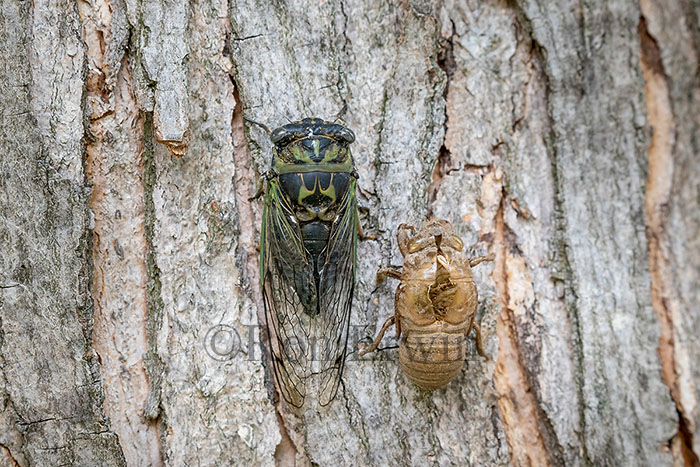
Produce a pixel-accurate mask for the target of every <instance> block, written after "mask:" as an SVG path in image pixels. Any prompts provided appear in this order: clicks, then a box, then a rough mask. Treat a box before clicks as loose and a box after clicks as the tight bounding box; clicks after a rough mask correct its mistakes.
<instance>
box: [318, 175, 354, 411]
mask: <svg viewBox="0 0 700 467" xmlns="http://www.w3.org/2000/svg"><path fill="white" fill-rule="evenodd" d="M355 187H356V181H353V182H352V184H351V185H350V188H349V190H348V191H347V192H346V194H345V198H344V199H343V200H342V201H341V206H340V208H339V210H338V215H337V217H336V220H335V221H334V223H333V226H332V227H331V233H330V238H329V240H328V245H327V247H326V252H325V263H324V265H323V269H322V272H321V275H320V281H319V300H320V307H319V308H320V311H321V313H320V315H319V316H318V317H317V318H316V322H315V323H314V324H315V328H314V334H315V337H316V339H315V340H316V342H317V349H318V352H317V355H318V357H317V358H318V365H317V366H318V370H317V372H316V373H317V374H318V382H319V403H320V404H321V405H323V406H325V405H328V404H329V403H330V402H331V401H332V400H333V398H334V397H335V395H336V393H337V391H338V385H339V383H340V379H341V377H342V374H343V366H344V364H345V356H346V347H347V340H348V328H349V325H350V309H351V308H352V296H353V291H354V287H355V263H356V252H357V225H358V222H359V218H358V213H357V198H356V196H355Z"/></svg>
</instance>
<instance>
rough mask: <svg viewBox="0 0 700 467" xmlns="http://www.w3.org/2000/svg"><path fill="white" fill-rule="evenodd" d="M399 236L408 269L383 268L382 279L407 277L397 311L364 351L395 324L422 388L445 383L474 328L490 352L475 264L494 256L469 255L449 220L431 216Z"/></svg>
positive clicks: (406, 364)
mask: <svg viewBox="0 0 700 467" xmlns="http://www.w3.org/2000/svg"><path fill="white" fill-rule="evenodd" d="M397 238H398V242H399V250H400V251H401V254H402V255H403V257H404V264H403V269H400V268H382V269H380V270H379V271H378V273H377V282H379V283H381V282H383V281H384V279H385V278H386V277H387V276H389V277H393V278H396V279H399V280H400V281H401V282H400V283H399V286H398V287H397V288H396V296H395V302H394V306H395V309H394V316H391V317H390V318H389V319H387V320H386V322H385V323H384V325H383V326H382V329H381V330H380V332H379V334H378V335H377V337H376V339H375V341H374V343H373V344H372V345H371V346H370V347H369V348H368V349H366V350H363V351H362V352H361V355H364V354H366V353H369V352H372V351H374V350H376V348H377V346H378V345H379V343H380V342H381V340H382V337H384V333H385V332H386V330H387V329H388V328H389V327H390V326H391V325H394V324H395V325H396V335H397V337H398V338H400V341H399V362H400V364H401V368H402V370H403V372H404V373H405V374H406V376H407V377H408V378H409V379H410V380H411V381H413V382H414V383H415V384H417V385H418V386H420V387H422V388H425V389H435V388H439V387H442V386H445V385H446V384H447V383H449V382H450V381H451V380H452V379H453V378H454V377H455V376H456V375H457V374H459V373H460V371H461V370H462V367H463V366H464V360H465V355H466V349H465V344H466V339H467V337H468V336H469V334H470V333H471V332H472V330H474V332H475V335H476V348H477V351H478V352H479V354H480V355H481V356H484V357H485V356H486V354H485V353H484V350H483V346H482V342H481V332H480V330H479V326H478V325H477V324H476V323H475V322H474V317H475V315H476V309H477V303H478V298H477V291H476V285H475V284H474V277H473V275H472V270H471V268H472V267H473V266H476V265H477V264H479V263H481V262H482V261H490V260H492V259H493V258H491V257H486V256H480V257H477V258H469V257H467V256H466V255H465V253H464V252H463V251H462V250H463V249H464V243H463V242H462V239H461V238H459V236H458V235H457V234H455V232H454V228H453V227H452V224H450V223H449V222H448V221H445V220H428V221H426V222H425V223H424V224H423V226H422V227H421V228H420V229H419V230H418V231H416V229H415V228H414V227H413V226H410V225H406V224H401V225H400V226H399V230H398V234H397Z"/></svg>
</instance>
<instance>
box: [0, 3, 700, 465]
mask: <svg viewBox="0 0 700 467" xmlns="http://www.w3.org/2000/svg"><path fill="white" fill-rule="evenodd" d="M699 15H700V4H698V3H697V2H694V1H691V0H674V1H671V2H661V1H659V0H642V1H641V2H638V3H637V2H629V1H624V0H610V1H608V2H605V3H604V4H601V5H595V6H594V5H589V4H587V3H585V2H584V3H583V4H582V3H580V2H573V1H567V2H559V4H552V2H545V1H540V0H517V1H499V0H490V1H487V2H477V1H466V2H456V1H453V0H444V1H439V2H429V1H417V0H412V1H403V2H389V1H369V0H364V1H363V0H360V1H355V0H353V1H350V0H341V1H336V0H332V1H327V2H310V1H302V2H265V1H261V0H242V1H238V2H230V3H229V2H226V1H223V0H221V1H219V0H206V1H200V2H192V3H189V2H184V1H180V0H173V1H164V0H157V1H147V2H146V1H143V2H142V1H139V0H90V1H87V0H81V1H80V2H78V4H77V6H76V4H74V3H71V2H68V1H60V2H47V1H35V2H33V3H31V2H13V1H10V0H6V1H3V2H2V3H1V4H0V25H1V27H0V37H1V40H0V63H2V66H3V73H2V75H1V76H0V112H1V115H2V127H1V130H0V134H1V135H2V136H1V137H0V154H2V156H1V158H0V168H1V170H2V174H1V177H0V184H1V187H2V194H3V196H2V197H1V198H0V219H1V222H0V238H2V246H3V250H2V254H1V255H0V263H1V264H2V268H1V270H0V364H1V371H0V398H2V400H1V401H0V402H2V403H1V404H0V465H21V466H25V465H61V464H78V465H98V464H99V465H124V464H127V465H194V464H198V465H200V464H201V465H227V464H250V463H254V464H262V465H271V464H275V463H278V464H282V465H290V464H291V463H292V462H296V463H297V464H299V465H308V464H319V465H332V464H340V465H346V464H355V465H364V464H367V465H370V464H371V465H384V464H389V463H391V464H394V463H396V464H414V465H417V464H425V463H432V464H439V465H451V464H456V465H465V464H468V465H503V464H509V463H510V464H514V465H591V464H593V465H671V464H673V465H698V454H699V453H700V420H699V417H700V412H699V409H698V400H699V399H700V365H698V362H700V343H698V339H696V338H695V337H696V334H697V331H696V330H697V329H698V328H700V240H699V239H700V185H699V182H698V180H700V161H699V160H698V154H700V147H699V146H700V117H698V112H697V109H698V108H700V72H699V71H698V70H699V69H700V26H699V22H698V16H699ZM345 103H347V108H348V111H347V114H346V115H345V120H346V122H347V124H348V126H349V127H351V128H352V129H353V130H354V132H355V134H356V137H357V139H356V143H354V145H353V154H354V158H355V162H356V165H357V169H358V172H359V174H360V182H359V183H360V186H361V189H360V194H359V199H360V204H361V205H362V206H363V207H366V208H367V211H366V212H365V211H364V210H363V215H362V224H363V228H364V230H365V232H366V233H368V234H371V235H374V236H375V237H376V239H374V240H365V241H362V242H360V247H359V255H358V274H357V283H356V288H355V290H356V292H355V301H354V307H353V314H352V318H351V326H352V327H351V332H352V334H351V338H350V343H349V345H350V346H351V348H350V349H349V350H350V352H351V353H350V355H349V357H348V361H347V365H346V371H345V374H344V385H343V387H342V388H341V391H339V394H338V396H337V398H336V400H335V401H334V403H333V404H332V405H331V406H330V407H328V408H316V407H312V408H310V409H309V410H307V411H304V412H299V411H293V410H290V409H289V408H288V406H287V405H285V404H284V402H280V401H279V398H278V397H276V395H275V393H274V382H273V381H272V379H271V375H270V371H269V367H268V365H267V364H266V362H265V360H264V345H263V346H261V345H260V344H259V343H260V340H261V334H260V329H259V323H261V322H264V318H263V312H262V303H261V296H260V288H259V285H258V282H259V272H258V253H257V251H256V246H257V243H258V236H259V225H260V217H261V202H260V201H249V198H250V197H251V196H253V195H254V194H255V192H256V189H257V183H258V177H259V176H260V174H261V173H263V172H265V170H267V168H268V166H269V163H270V143H269V140H268V137H267V134H266V133H265V132H264V131H263V130H262V129H261V128H260V127H259V126H257V125H255V124H251V123H249V122H248V121H246V120H245V119H244V117H245V118H247V119H249V120H253V121H257V122H261V123H264V124H266V125H267V126H268V127H270V128H274V127H276V126H279V125H282V124H284V123H286V122H287V121H288V119H291V120H297V119H301V118H304V117H308V116H317V117H321V118H325V119H329V120H332V119H333V118H334V117H335V115H336V114H337V113H338V112H339V111H340V110H341V108H342V107H343V105H344V104H345ZM428 216H434V217H438V218H444V219H448V220H450V221H451V222H453V223H454V225H455V228H456V230H457V232H458V233H459V234H460V235H461V236H462V238H463V239H464V241H465V244H467V245H471V247H470V248H471V252H472V253H474V255H479V254H486V253H492V254H494V255H495V258H496V259H495V261H494V262H493V263H484V264H482V265H479V266H477V267H476V268H475V270H474V273H475V280H476V283H477V286H478V289H479V295H480V305H479V312H478V321H479V322H480V323H481V331H482V335H483V337H484V339H485V347H486V351H487V353H488V354H489V355H490V356H491V359H490V360H485V359H482V358H480V357H479V356H478V355H477V354H476V349H475V348H474V345H472V344H470V345H469V346H468V349H467V355H468V361H467V362H466V365H465V369H464V370H463V372H462V374H461V375H460V376H459V377H458V378H457V379H456V380H454V381H452V382H451V383H450V384H449V385H448V386H447V387H446V388H444V389H440V390H436V391H433V392H425V391H422V390H420V389H418V388H417V387H415V386H413V385H412V384H411V383H410V382H409V381H408V380H407V379H406V378H405V377H404V376H403V375H402V373H401V370H400V368H399V366H398V356H397V352H396V350H386V351H383V352H379V353H378V354H376V355H373V356H370V357H364V358H359V357H357V353H356V352H354V350H355V349H356V348H357V344H358V341H359V340H361V339H366V338H370V337H373V336H374V334H375V333H376V331H377V330H378V328H379V327H380V326H381V324H382V323H383V322H384V320H385V319H386V317H388V316H389V315H390V314H392V313H393V295H394V294H393V290H394V287H395V286H396V284H395V283H393V282H389V283H386V284H383V285H381V286H377V285H376V283H375V273H376V270H377V268H378V267H380V266H382V265H389V264H400V262H401V255H400V254H399V251H398V248H397V243H396V238H395V234H396V229H397V227H398V225H399V224H401V223H403V222H408V223H412V224H414V225H417V224H420V223H421V222H422V221H423V220H424V219H425V218H426V217H428ZM230 329H233V330H235V331H236V333H237V334H238V335H239V336H240V338H241V342H240V346H239V347H240V352H238V353H235V352H234V353H231V354H229V355H221V354H217V353H216V352H214V351H216V350H217V349H219V348H220V347H216V345H215V342H214V341H212V337H213V336H214V335H215V332H216V330H230ZM212 330H213V331H212ZM223 335H224V334H220V335H219V336H223ZM392 339H393V338H390V339H388V340H386V342H385V345H391V344H392V343H394V344H395V341H394V340H392ZM218 344H219V345H224V344H226V343H223V344H222V343H221V342H218ZM239 347H236V348H237V349H238V348H239ZM223 348H224V349H225V348H226V346H225V345H224V347H223Z"/></svg>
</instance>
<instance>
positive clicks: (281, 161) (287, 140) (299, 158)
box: [270, 118, 355, 174]
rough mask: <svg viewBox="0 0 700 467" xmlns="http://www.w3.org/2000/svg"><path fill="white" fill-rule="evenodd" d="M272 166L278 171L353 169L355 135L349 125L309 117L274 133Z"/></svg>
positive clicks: (343, 170)
mask: <svg viewBox="0 0 700 467" xmlns="http://www.w3.org/2000/svg"><path fill="white" fill-rule="evenodd" d="M270 140H271V141H272V144H273V154H272V168H273V169H274V170H275V172H277V173H278V174H285V173H301V172H315V171H323V172H352V171H353V169H354V163H353V160H352V154H351V153H350V144H351V143H352V142H353V141H355V134H354V133H353V132H352V130H350V129H349V128H347V127H346V126H343V125H339V124H337V123H331V122H326V121H324V120H321V119H319V118H305V119H303V120H300V121H298V122H292V123H289V124H287V125H284V126H282V127H279V128H277V129H276V130H274V131H273V132H272V133H271V134H270Z"/></svg>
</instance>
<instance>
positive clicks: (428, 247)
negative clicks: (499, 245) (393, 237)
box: [398, 219, 464, 278]
mask: <svg viewBox="0 0 700 467" xmlns="http://www.w3.org/2000/svg"><path fill="white" fill-rule="evenodd" d="M398 239H399V248H400V250H401V253H402V254H403V256H404V266H405V267H408V268H409V269H416V270H419V269H422V270H424V271H425V273H426V274H432V276H433V277H434V275H435V270H436V265H437V261H438V250H440V251H441V256H442V257H443V258H442V260H443V261H448V262H449V263H451V262H452V261H453V260H455V259H456V260H460V262H461V259H462V256H463V255H462V250H463V249H464V243H463V242H462V239H461V238H459V236H458V235H457V234H455V231H454V227H452V224H450V223H449V222H448V221H446V220H442V219H429V220H427V221H426V222H425V223H424V224H423V225H422V226H421V228H420V229H419V230H417V231H416V230H415V229H414V228H413V227H411V226H407V225H405V224H402V225H401V226H399V233H398ZM426 278H427V277H426Z"/></svg>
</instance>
